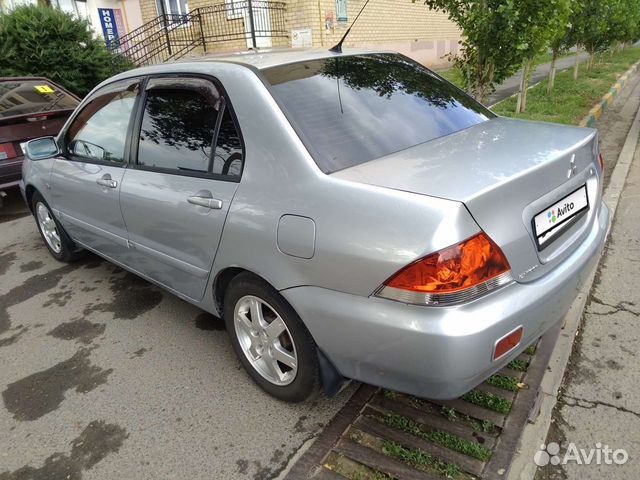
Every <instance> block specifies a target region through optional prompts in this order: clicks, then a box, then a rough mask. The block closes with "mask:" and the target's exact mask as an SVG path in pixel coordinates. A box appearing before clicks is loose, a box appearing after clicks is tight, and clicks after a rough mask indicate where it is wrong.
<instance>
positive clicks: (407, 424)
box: [381, 414, 491, 462]
mask: <svg viewBox="0 0 640 480" xmlns="http://www.w3.org/2000/svg"><path fill="white" fill-rule="evenodd" d="M381 418H382V420H383V421H384V423H386V424H387V425H389V426H390V427H393V428H397V429H398V430H402V431H404V432H407V433H410V434H412V435H415V436H416V437H419V438H422V439H423V440H426V441H428V442H431V443H435V444H438V445H441V446H443V447H446V448H450V449H451V450H455V451H456V452H460V453H463V454H465V455H469V456H470V457H474V458H477V459H478V460H482V461H483V462H486V461H487V460H489V459H490V458H491V450H489V449H488V448H486V447H483V446H482V445H480V444H478V443H475V442H471V441H469V440H466V439H464V438H460V437H458V436H456V435H452V434H450V433H446V432H441V431H439V430H432V431H426V430H424V429H423V428H422V426H421V425H420V424H419V423H417V422H415V421H413V420H411V419H408V418H406V417H403V416H402V415H396V414H389V415H385V416H383V417H381Z"/></svg>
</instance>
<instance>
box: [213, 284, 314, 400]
mask: <svg viewBox="0 0 640 480" xmlns="http://www.w3.org/2000/svg"><path fill="white" fill-rule="evenodd" d="M256 318H257V319H258V321H257V322H255V320H256ZM224 320H225V324H226V327H227V332H229V337H230V338H231V343H232V345H233V349H234V350H235V352H236V355H237V356H238V358H239V359H240V362H241V363H242V365H243V366H244V368H245V369H246V370H247V372H248V373H249V375H250V376H251V378H252V379H253V380H254V381H255V382H256V383H257V384H258V385H259V386H260V387H261V388H262V389H263V390H265V391H266V392H267V393H269V394H271V395H273V396H274V397H276V398H278V399H280V400H283V401H285V402H292V403H299V402H304V401H308V400H311V399H312V398H315V396H316V395H317V394H318V392H319V391H320V384H321V380H320V367H319V364H318V355H317V349H316V344H315V342H314V341H313V338H312V337H311V334H310V333H309V331H308V330H307V328H306V327H305V326H304V324H303V323H302V320H301V319H300V317H299V316H298V314H297V313H296V312H295V310H294V309H293V308H292V307H291V305H289V303H288V302H287V301H286V300H285V299H284V298H283V297H282V295H280V294H279V293H278V292H277V291H276V290H275V289H274V288H273V287H272V286H271V285H269V284H268V283H267V282H265V281H264V280H262V279H261V278H259V277H257V276H255V275H253V274H250V273H242V274H240V275H238V276H236V277H235V278H234V279H233V280H232V281H231V283H230V284H229V286H228V288H227V289H226V292H225V296H224ZM281 360H283V361H281Z"/></svg>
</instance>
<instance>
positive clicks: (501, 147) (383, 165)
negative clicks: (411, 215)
mask: <svg viewBox="0 0 640 480" xmlns="http://www.w3.org/2000/svg"><path fill="white" fill-rule="evenodd" d="M597 156H598V145H597V133H596V131H595V130H592V129H584V128H578V127H572V126H564V125H555V124H547V123H540V122H525V121H520V120H513V119H507V118H496V119H493V120H490V121H487V122H484V123H481V124H479V125H476V126H474V127H471V128H469V129H466V130H463V131H460V132H457V133H455V134H452V135H449V136H446V137H442V138H439V139H436V140H433V141H430V142H426V143H423V144H421V145H417V146H415V147H411V148H409V149H407V150H403V151H401V152H397V153H394V154H392V155H388V156H386V157H383V158H380V159H377V160H374V161H371V162H367V163H364V164H361V165H358V166H355V167H351V168H348V169H345V170H341V171H339V172H336V173H334V174H333V176H334V177H337V178H342V179H345V180H350V181H356V182H360V183H366V184H371V185H377V186H382V187H387V188H392V189H396V190H402V191H408V192H413V193H418V194H424V195H429V196H434V197H440V198H445V199H449V200H456V201H460V202H462V203H464V204H465V206H466V207H467V209H468V210H469V212H470V213H471V215H472V216H473V217H474V219H475V220H476V222H477V223H478V225H479V226H480V227H481V228H482V229H483V230H484V231H485V232H486V233H487V234H488V235H489V236H490V237H491V238H492V239H493V240H494V241H495V242H496V243H497V244H498V245H499V246H500V247H501V248H502V250H503V251H504V253H505V255H506V256H507V259H508V260H509V263H510V265H511V268H512V271H513V274H514V277H515V278H516V280H517V281H519V282H529V281H532V280H535V279H536V278H539V277H541V276H542V275H544V274H545V273H546V272H548V271H549V270H550V269H552V268H554V266H555V265H557V264H558V263H559V262H561V261H562V260H563V259H564V258H566V257H567V256H568V255H570V254H571V252H572V251H573V250H574V249H575V247H576V246H577V245H578V244H579V243H580V242H581V241H582V240H583V239H584V238H585V237H586V235H587V233H588V227H589V225H590V224H591V223H592V222H593V219H594V217H595V210H596V208H594V207H597V206H598V205H599V199H600V197H601V186H600V180H599V175H600V173H599V169H598V167H597ZM583 186H585V188H586V196H587V202H588V205H589V208H588V209H587V210H585V212H582V213H581V214H579V215H577V216H576V217H574V218H573V219H572V220H571V221H570V222H567V224H566V225H564V226H563V227H562V228H558V229H557V230H556V231H557V232H560V233H558V234H557V235H555V237H554V239H553V241H548V242H547V243H545V244H544V245H543V248H539V246H538V243H539V242H538V241H537V235H536V234H535V233H534V225H533V219H534V217H536V215H538V214H542V213H544V214H545V215H546V209H550V207H552V206H556V207H558V208H562V207H563V204H562V202H560V201H561V200H562V199H564V198H565V197H567V196H568V195H570V194H571V193H573V192H576V191H578V190H580V189H581V188H582V187H583ZM558 202H560V203H558Z"/></svg>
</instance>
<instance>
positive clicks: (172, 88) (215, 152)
mask: <svg viewBox="0 0 640 480" xmlns="http://www.w3.org/2000/svg"><path fill="white" fill-rule="evenodd" d="M243 159H244V157H243V151H242V142H241V140H240V135H239V133H238V129H237V128H236V125H235V122H234V120H233V118H232V115H231V111H230V109H229V107H228V105H227V104H226V102H225V99H224V98H223V97H222V96H221V94H220V91H219V90H218V89H217V88H216V86H215V85H214V84H213V83H212V82H210V81H209V80H205V79H201V78H158V79H152V80H150V81H149V84H148V86H147V97H146V102H145V106H144V114H143V117H142V126H141V129H140V141H139V144H138V165H141V166H143V167H147V168H154V169H160V170H162V171H169V172H171V171H173V172H176V173H183V174H186V175H188V174H198V175H199V174H205V175H206V174H215V175H218V176H225V177H228V178H229V179H235V178H239V177H240V175H241V172H242V165H243Z"/></svg>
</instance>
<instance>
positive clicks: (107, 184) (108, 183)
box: [96, 173, 118, 188]
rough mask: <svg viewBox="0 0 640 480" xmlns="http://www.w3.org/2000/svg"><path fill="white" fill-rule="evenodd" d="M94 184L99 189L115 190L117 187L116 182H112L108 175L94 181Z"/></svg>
mask: <svg viewBox="0 0 640 480" xmlns="http://www.w3.org/2000/svg"><path fill="white" fill-rule="evenodd" d="M96 183H97V184H98V185H100V186H101V187H107V188H117V187H118V182H116V181H115V180H113V179H112V178H111V175H109V174H108V173H107V174H106V175H104V176H103V177H102V178H99V179H98V180H96Z"/></svg>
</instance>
